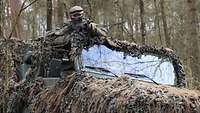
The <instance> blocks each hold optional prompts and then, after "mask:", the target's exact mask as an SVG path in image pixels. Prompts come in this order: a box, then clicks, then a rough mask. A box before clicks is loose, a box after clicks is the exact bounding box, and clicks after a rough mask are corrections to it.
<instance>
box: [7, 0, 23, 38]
mask: <svg viewBox="0 0 200 113" xmlns="http://www.w3.org/2000/svg"><path fill="white" fill-rule="evenodd" d="M10 8H11V26H12V27H11V29H14V30H13V31H12V32H13V34H12V36H13V37H16V38H22V37H23V36H22V33H23V28H22V24H21V17H18V15H19V13H20V8H21V0H10Z"/></svg>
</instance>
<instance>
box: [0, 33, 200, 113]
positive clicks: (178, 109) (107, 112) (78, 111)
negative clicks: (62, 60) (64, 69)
mask: <svg viewBox="0 0 200 113" xmlns="http://www.w3.org/2000/svg"><path fill="white" fill-rule="evenodd" d="M55 37H57V36H55ZM0 43H1V44H0V46H1V49H0V72H1V73H2V76H3V77H4V75H5V66H6V62H5V56H6V55H5V52H3V51H5V44H9V45H10V46H9V47H10V50H12V51H11V57H12V58H11V60H13V62H14V66H13V67H14V69H15V67H17V66H19V65H20V64H21V63H22V59H23V56H24V54H25V53H26V52H27V51H28V50H32V49H33V46H32V44H31V45H30V44H27V43H25V42H23V41H17V40H14V41H13V40H11V41H10V42H4V41H0ZM87 43H88V42H87ZM94 44H104V45H106V46H107V47H109V48H111V49H113V50H116V51H124V52H125V53H127V54H129V55H132V56H140V55H141V54H148V53H151V54H154V53H155V54H157V55H161V56H166V57H169V58H170V60H171V61H172V63H173V65H174V67H175V70H176V76H177V86H179V87H185V85H186V84H185V83H186V82H185V73H184V71H183V68H182V64H181V63H180V61H179V58H178V57H177V56H176V55H175V54H174V53H173V52H171V51H167V50H166V49H164V48H156V47H151V46H139V45H136V44H134V43H132V44H131V43H128V42H122V41H117V40H110V39H102V40H96V39H93V40H92V41H91V42H89V45H88V47H91V46H92V45H94ZM58 45H59V44H58ZM34 49H35V50H34V51H38V52H40V51H39V48H34ZM50 51H51V49H50V50H49V49H47V51H44V50H43V57H44V58H48V56H49V54H50ZM59 53H60V52H58V53H56V55H54V56H58V55H57V54H59ZM61 53H62V51H61ZM45 55H46V56H45ZM39 57H40V56H39ZM43 61H45V60H43ZM47 61H48V60H47ZM11 71H12V70H11ZM1 73H0V76H1ZM10 76H11V75H10ZM33 76H34V75H33ZM0 78H1V77H0ZM11 81H12V80H11ZM13 84H14V85H12V86H11V87H9V88H8V90H6V91H7V92H6V97H7V98H8V103H6V106H8V107H7V109H8V110H7V111H8V112H9V113H21V112H23V111H24V110H27V109H28V111H30V112H33V113H160V112H162V113H169V112H170V113H190V112H193V113H198V112H199V111H200V96H199V95H198V94H197V92H191V91H189V90H187V89H177V88H173V87H170V86H160V85H159V86H157V85H154V84H150V83H144V82H138V81H136V80H130V79H129V78H127V77H121V78H117V79H113V80H111V79H96V78H93V77H91V76H88V75H86V74H84V73H83V74H82V75H77V74H73V75H70V76H68V77H67V78H66V79H65V80H61V81H60V82H59V83H58V84H57V85H56V86H55V87H54V88H52V89H46V90H44V89H43V87H42V81H40V80H39V81H38V80H34V79H33V80H32V81H26V82H25V83H23V84H20V85H19V86H18V87H14V86H15V84H16V83H13ZM0 92H1V93H0V99H1V101H0V111H1V109H2V107H3V106H5V103H3V102H2V100H3V98H4V97H5V93H2V92H4V87H3V84H0ZM188 92H190V93H188Z"/></svg>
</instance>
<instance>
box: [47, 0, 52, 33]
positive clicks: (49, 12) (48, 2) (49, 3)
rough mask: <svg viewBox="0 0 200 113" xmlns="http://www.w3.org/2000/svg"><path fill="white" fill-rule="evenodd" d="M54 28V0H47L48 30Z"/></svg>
mask: <svg viewBox="0 0 200 113" xmlns="http://www.w3.org/2000/svg"><path fill="white" fill-rule="evenodd" d="M51 30H52V0H47V31H51Z"/></svg>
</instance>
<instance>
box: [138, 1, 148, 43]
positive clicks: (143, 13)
mask: <svg viewBox="0 0 200 113" xmlns="http://www.w3.org/2000/svg"><path fill="white" fill-rule="evenodd" d="M139 6H140V21H141V26H140V31H141V36H142V44H145V43H146V28H145V18H144V16H145V12H144V1H143V0H139Z"/></svg>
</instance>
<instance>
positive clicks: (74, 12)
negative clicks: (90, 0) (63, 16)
mask: <svg viewBox="0 0 200 113" xmlns="http://www.w3.org/2000/svg"><path fill="white" fill-rule="evenodd" d="M83 14H84V11H83V8H82V7H81V6H74V7H72V8H70V10H69V15H70V19H71V20H72V21H79V20H82V18H83Z"/></svg>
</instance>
